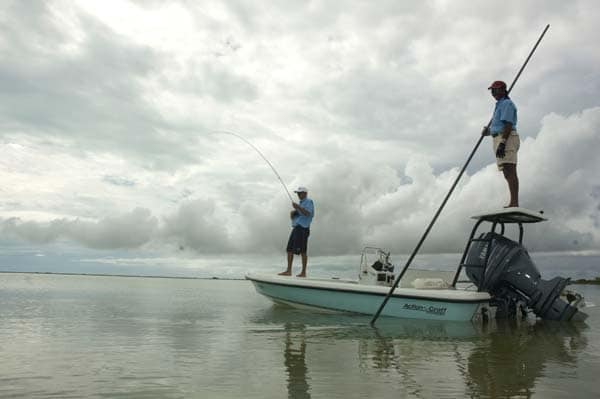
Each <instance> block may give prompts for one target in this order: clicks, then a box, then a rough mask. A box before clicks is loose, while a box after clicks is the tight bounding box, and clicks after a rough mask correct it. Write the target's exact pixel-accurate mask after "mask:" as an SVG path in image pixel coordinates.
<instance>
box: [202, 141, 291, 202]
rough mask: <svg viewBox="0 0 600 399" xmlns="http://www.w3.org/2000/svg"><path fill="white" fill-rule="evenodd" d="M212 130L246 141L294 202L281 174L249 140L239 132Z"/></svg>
mask: <svg viewBox="0 0 600 399" xmlns="http://www.w3.org/2000/svg"><path fill="white" fill-rule="evenodd" d="M212 132H214V133H221V134H229V135H231V136H234V137H237V138H238V139H240V140H242V141H243V142H244V143H246V144H248V145H249V146H250V147H252V149H253V150H254V151H256V152H257V153H258V155H260V157H261V158H262V159H264V161H265V162H266V163H267V165H269V167H270V168H271V170H272V171H273V173H275V176H277V179H278V180H279V182H280V183H281V185H282V186H283V188H284V189H285V192H286V194H287V196H288V197H289V199H290V201H292V202H294V200H293V198H292V195H291V194H290V190H288V188H287V186H286V185H285V183H284V182H283V179H281V176H279V173H277V170H276V169H275V167H274V166H273V164H272V163H271V162H270V161H269V160H268V159H267V157H265V155H264V154H263V153H262V152H261V151H260V150H259V149H258V148H257V147H256V146H255V145H254V144H252V143H251V142H250V141H248V140H246V139H245V138H244V137H243V136H240V135H239V134H237V133H234V132H230V131H227V130H212Z"/></svg>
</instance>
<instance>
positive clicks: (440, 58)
mask: <svg viewBox="0 0 600 399" xmlns="http://www.w3.org/2000/svg"><path fill="white" fill-rule="evenodd" d="M209 3H210V2H209ZM209 3H207V4H209ZM210 4H211V6H210V7H209V6H205V5H204V4H203V5H202V6H199V5H195V4H190V3H189V2H168V3H164V2H141V3H139V2H121V3H119V4H111V5H110V6H106V5H104V4H103V3H101V2H98V3H71V2H55V3H51V4H50V3H48V4H47V3H28V2H11V3H9V4H7V5H6V6H5V7H4V8H3V12H2V13H0V24H1V26H2V29H3V33H4V34H3V35H2V37H1V38H0V56H1V57H2V59H3V60H4V62H3V63H2V64H1V65H0V86H1V87H2V89H3V90H0V150H1V152H2V154H3V156H2V157H1V158H0V181H1V182H2V184H0V194H1V200H0V217H1V218H2V226H3V227H2V234H3V235H5V236H12V237H15V236H17V237H21V238H22V239H25V240H31V241H33V242H52V241H55V240H63V239H69V240H74V241H76V242H79V243H81V244H82V245H86V246H91V247H94V248H106V249H110V248H134V247H142V248H152V249H157V248H161V249H165V248H166V249H165V250H167V251H168V250H170V249H172V248H176V249H178V248H180V247H181V248H183V249H185V250H189V251H196V252H200V253H222V252H227V253H248V252H259V253H266V252H268V253H274V252H279V251H282V250H283V248H284V246H285V243H286V240H287V234H288V233H289V227H290V226H289V219H288V210H289V200H288V199H287V194H286V193H285V192H284V190H283V189H282V187H281V185H280V183H279V181H278V180H277V179H276V177H275V176H274V175H273V173H272V171H271V170H270V169H269V167H268V165H266V164H265V162H263V160H262V159H260V157H259V156H258V155H257V154H256V153H255V152H254V151H253V150H252V149H251V148H249V147H248V146H247V145H246V144H245V143H243V142H241V141H240V140H237V139H236V138H233V137H231V136H226V135H222V134H219V133H217V131H220V130H221V131H223V130H224V131H233V132H236V133H238V134H240V135H242V136H243V137H245V138H246V139H248V140H249V141H251V142H252V143H253V144H254V145H256V146H257V147H258V148H260V150H261V151H262V152H263V153H264V154H265V156H266V157H267V158H268V159H269V160H270V161H271V162H272V164H273V165H274V166H275V167H276V168H277V171H278V173H279V174H280V175H281V177H282V179H283V180H284V181H285V182H286V184H287V185H288V187H293V186H296V185H299V184H304V185H307V186H308V187H309V189H310V195H311V196H312V197H313V199H314V200H315V204H316V218H315V221H314V226H313V230H312V232H311V241H310V248H311V253H312V254H342V253H349V252H356V251H358V250H359V249H360V247H361V246H362V245H365V244H370V245H382V246H385V247H388V248H389V249H391V250H393V251H394V252H409V251H411V250H412V248H413V247H414V245H416V243H417V241H418V239H419V237H420V236H421V234H422V233H423V231H424V229H425V227H426V226H427V224H428V223H429V221H430V220H431V218H432V217H433V214H434V213H435V211H436V209H437V207H438V206H439V205H440V203H441V201H442V199H443V198H444V196H445V194H446V192H447V190H448V189H449V187H450V186H451V184H452V182H453V180H454V178H455V177H456V176H457V174H458V172H459V170H460V167H461V166H462V164H463V162H464V161H465V159H466V156H467V154H468V153H469V152H470V151H471V149H472V148H473V145H474V144H475V142H476V141H477V139H478V135H479V132H480V130H481V127H482V126H483V125H484V124H485V123H486V122H487V120H489V117H490V113H491V111H492V108H493V99H492V98H491V97H490V96H489V93H488V92H487V90H486V87H487V85H488V84H489V82H490V81H492V80H495V79H498V78H500V79H504V80H506V81H510V79H511V78H512V77H513V76H514V75H515V73H516V71H517V70H518V68H519V67H520V65H521V64H522V62H523V61H524V59H525V56H526V55H527V54H528V52H529V50H530V49H531V46H532V45H533V43H534V42H535V40H536V39H537V37H538V35H539V34H540V33H541V29H542V28H543V27H544V26H545V25H546V23H550V24H551V29H550V31H549V32H548V34H547V36H546V38H545V39H544V41H543V42H542V44H541V46H540V47H539V48H538V50H537V52H536V54H535V56H534V58H533V59H532V60H531V62H530V64H529V66H528V67H527V69H526V70H525V72H524V74H523V75H522V77H521V79H520V81H519V83H518V85H517V86H516V87H515V90H514V91H513V93H512V97H513V99H514V100H515V102H516V104H517V107H518V109H519V132H520V135H521V140H522V147H521V152H520V164H519V176H520V179H521V198H522V203H523V205H524V206H527V207H529V208H532V209H542V208H543V209H544V210H545V211H546V214H547V215H548V216H549V217H550V219H551V221H550V222H549V223H546V224H544V225H540V226H530V228H529V229H528V230H531V232H530V234H528V235H527V237H526V240H527V243H528V245H530V247H531V248H532V249H536V250H579V249H593V248H594V246H596V247H597V246H598V243H599V240H600V237H599V235H600V230H599V223H600V222H599V220H600V216H599V215H598V208H599V207H600V204H599V197H600V194H599V192H600V188H599V187H600V182H599V181H598V178H597V177H596V174H595V171H597V170H598V169H599V168H598V167H599V166H600V165H598V157H597V156H595V148H598V133H597V132H598V131H599V129H598V127H599V124H600V123H599V121H598V118H599V117H598V114H599V111H598V107H599V106H600V102H599V101H598V98H597V92H598V89H599V88H600V76H599V73H598V68H597V65H598V63H599V62H600V59H599V57H600V55H599V54H600V53H598V52H597V51H595V48H596V46H597V43H596V42H597V40H596V37H597V36H598V27H597V23H596V21H597V19H598V17H599V13H600V10H598V7H594V3H592V2H591V1H585V0H582V1H574V2H569V3H565V2H560V1H552V2H545V3H544V6H543V7H540V4H537V3H535V2H534V3H526V4H524V3H522V2H516V1H509V2H508V3H503V4H502V5H501V6H499V5H493V4H488V3H477V4H475V5H474V4H472V2H453V3H452V4H450V3H447V2H443V1H438V2H423V3H419V4H409V3H399V2H382V3H380V4H378V7H373V6H372V5H370V4H367V3H364V4H357V3H352V5H351V6H349V4H348V3H345V2H342V3H332V2H319V1H316V2H310V3H302V4H301V3H298V4H296V5H295V6H293V7H292V8H290V6H289V4H285V5H284V4H283V3H281V4H279V3H273V4H263V3H256V4H249V3H246V2H238V1H227V2H214V3H210ZM507 9H509V10H511V12H509V13H508V14H506V15H505V17H504V18H501V19H499V18H497V15H499V14H503V15H504V14H505V13H506V10H507ZM498 32H502V34H499V33H498ZM489 147H490V144H489V141H488V140H487V139H486V140H484V142H483V144H482V147H481V148H480V149H479V151H478V152H477V153H476V155H475V157H474V159H473V160H472V162H471V165H470V166H469V168H468V169H467V173H466V174H465V175H464V176H463V178H462V180H461V182H460V184H459V185H458V187H457V189H456V192H455V193H454V194H453V196H452V197H451V198H450V201H449V203H448V204H447V207H446V209H445V210H444V212H443V213H442V215H441V216H440V219H439V221H438V223H437V224H436V225H435V226H434V228H433V229H432V231H431V234H430V237H429V239H428V240H427V241H426V243H425V246H424V248H423V250H424V251H428V252H449V251H460V250H462V247H463V246H464V240H465V239H466V235H467V234H468V232H469V229H470V221H469V220H468V219H467V218H468V217H469V216H470V215H471V214H473V213H479V212H480V211H482V210H488V209H496V208H498V207H500V206H502V205H503V204H504V203H505V200H506V183H505V182H504V180H503V178H502V176H501V175H500V174H499V173H498V172H497V170H496V167H495V165H493V164H492V162H493V158H492V154H491V150H490V148H489ZM542 226H543V227H542ZM120 231H122V233H119V232H120Z"/></svg>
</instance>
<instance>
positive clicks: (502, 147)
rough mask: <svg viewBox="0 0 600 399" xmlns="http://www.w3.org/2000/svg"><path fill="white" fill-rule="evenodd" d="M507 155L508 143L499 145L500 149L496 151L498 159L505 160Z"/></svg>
mask: <svg viewBox="0 0 600 399" xmlns="http://www.w3.org/2000/svg"><path fill="white" fill-rule="evenodd" d="M505 155H506V143H500V144H498V149H496V158H504V156H505Z"/></svg>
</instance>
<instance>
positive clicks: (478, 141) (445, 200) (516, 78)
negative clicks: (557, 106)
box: [371, 24, 550, 326]
mask: <svg viewBox="0 0 600 399" xmlns="http://www.w3.org/2000/svg"><path fill="white" fill-rule="evenodd" d="M548 28H550V25H549V24H548V25H546V28H545V29H544V31H543V32H542V34H541V35H540V37H539V39H538V40H537V42H536V43H535V45H534V46H533V48H532V49H531V51H530V52H529V55H528V56H527V59H526V60H525V62H524V63H523V66H521V69H519V72H518V73H517V76H515V78H514V79H513V82H512V84H511V85H510V88H509V89H508V91H507V94H508V93H510V91H511V90H512V88H513V87H514V85H515V83H517V80H519V77H520V76H521V72H523V70H524V69H525V66H526V65H527V63H528V62H529V60H530V59H531V56H532V55H533V53H534V52H535V50H536V49H537V47H538V45H539V44H540V42H541V41H542V38H543V37H544V35H545V34H546V32H547V31H548ZM491 124H492V119H490V121H489V122H488V124H487V126H486V128H485V129H486V130H487V129H489V127H490V125H491ZM483 138H484V136H483V135H480V137H479V140H477V144H475V147H474V148H473V151H471V154H470V155H469V157H468V158H467V162H465V164H464V166H463V167H462V169H461V171H460V173H459V174H458V176H457V177H456V180H454V184H452V187H450V191H448V194H446V197H445V198H444V200H443V201H442V205H440V207H439V209H438V210H437V212H436V213H435V215H434V216H433V219H432V220H431V222H430V223H429V226H427V229H425V233H424V234H423V236H422V237H421V240H420V241H419V243H418V244H417V246H416V247H415V249H414V250H413V252H412V254H411V255H410V257H409V258H408V260H407V261H406V264H405V265H404V268H403V269H402V271H401V272H400V274H399V275H398V277H397V278H396V281H395V282H394V285H393V286H392V288H391V289H390V291H389V292H388V293H387V295H386V297H385V299H384V300H383V302H382V303H381V306H379V309H377V312H376V313H375V315H374V316H373V319H372V320H371V326H373V325H374V324H375V322H376V321H377V318H378V317H379V315H380V314H381V311H382V310H383V308H384V307H385V305H386V304H387V302H388V301H389V299H390V297H391V296H392V294H393V293H394V290H395V289H396V287H398V284H399V283H400V280H401V279H402V277H403V276H404V273H406V270H407V269H408V266H410V264H411V262H412V260H413V259H414V257H415V255H416V254H417V252H419V249H421V245H423V242H424V241H425V238H427V235H428V234H429V231H430V230H431V228H432V227H433V225H434V224H435V222H436V220H437V218H438V216H439V215H440V213H441V212H442V209H444V206H446V202H448V199H449V198H450V195H452V192H453V191H454V188H455V187H456V185H457V184H458V181H459V180H460V178H461V177H462V175H463V173H464V172H465V170H466V169H467V166H468V165H469V163H470V162H471V159H472V158H473V155H475V152H476V151H477V149H478V148H479V145H480V144H481V142H482V141H483ZM454 280H455V281H454V282H456V278H455V279H454Z"/></svg>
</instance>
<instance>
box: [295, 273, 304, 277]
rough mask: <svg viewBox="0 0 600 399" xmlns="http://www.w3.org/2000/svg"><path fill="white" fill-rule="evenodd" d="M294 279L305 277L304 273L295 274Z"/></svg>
mask: <svg viewBox="0 0 600 399" xmlns="http://www.w3.org/2000/svg"><path fill="white" fill-rule="evenodd" d="M296 277H306V273H300V274H297V275H296Z"/></svg>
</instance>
